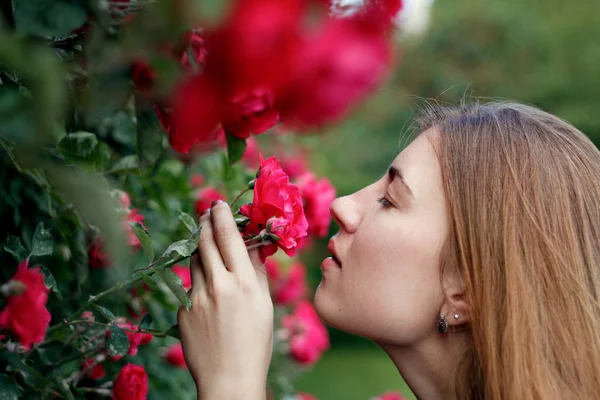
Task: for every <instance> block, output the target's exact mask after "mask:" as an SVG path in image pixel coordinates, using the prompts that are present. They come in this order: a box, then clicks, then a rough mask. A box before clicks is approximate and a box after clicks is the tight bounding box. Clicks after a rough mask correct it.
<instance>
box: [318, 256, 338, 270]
mask: <svg viewBox="0 0 600 400" xmlns="http://www.w3.org/2000/svg"><path fill="white" fill-rule="evenodd" d="M331 268H335V269H341V268H342V265H341V264H340V263H339V262H338V261H337V260H336V259H335V258H334V257H327V258H326V259H324V260H323V262H322V263H321V269H322V270H326V269H331Z"/></svg>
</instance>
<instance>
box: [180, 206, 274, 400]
mask: <svg viewBox="0 0 600 400" xmlns="http://www.w3.org/2000/svg"><path fill="white" fill-rule="evenodd" d="M213 204H214V203H213ZM200 223H201V224H202V231H201V233H200V245H199V254H198V255H195V256H193V257H192V260H191V274H192V289H191V290H190V292H189V296H190V299H191V300H192V307H191V309H190V310H189V311H188V310H186V309H185V308H184V307H182V308H180V309H179V313H178V314H177V320H178V323H179V331H180V335H181V343H182V345H183V352H184V356H185V360H186V363H187V366H188V368H189V371H190V373H191V374H192V377H193V378H194V381H195V382H196V386H197V388H198V398H199V399H202V400H214V399H219V400H220V399H224V400H225V399H234V398H235V399H241V398H243V399H256V400H258V399H261V400H264V399H265V397H266V380H267V372H268V369H269V363H270V361H271V353H272V346H273V302H272V300H271V297H270V295H269V284H268V281H267V275H266V271H265V267H264V265H263V264H262V263H261V262H260V259H259V256H258V251H257V250H252V251H250V253H248V250H247V249H246V246H245V244H244V241H243V239H242V237H241V235H240V233H239V231H238V228H237V226H236V224H235V221H234V219H233V215H232V214H231V210H230V209H229V206H228V205H227V204H226V203H222V202H221V203H217V204H216V205H214V206H213V208H212V209H211V210H210V212H208V213H206V214H204V215H203V216H202V217H201V218H200Z"/></svg>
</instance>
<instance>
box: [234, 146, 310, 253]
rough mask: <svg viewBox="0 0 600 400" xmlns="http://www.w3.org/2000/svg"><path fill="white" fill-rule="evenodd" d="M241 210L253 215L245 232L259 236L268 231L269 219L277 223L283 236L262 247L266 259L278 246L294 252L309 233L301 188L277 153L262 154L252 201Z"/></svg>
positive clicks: (245, 213) (271, 225)
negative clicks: (295, 183) (269, 156)
mask: <svg viewBox="0 0 600 400" xmlns="http://www.w3.org/2000/svg"><path fill="white" fill-rule="evenodd" d="M240 212H241V213H242V214H243V215H245V216H246V217H248V218H249V219H250V223H249V224H248V225H247V226H246V228H245V229H244V235H247V236H248V235H253V236H258V235H260V234H261V233H262V232H263V231H264V232H266V229H267V227H268V226H267V225H268V224H269V222H270V225H269V227H270V228H272V227H273V223H275V228H276V229H277V232H276V234H277V235H278V237H280V238H282V239H283V240H280V241H278V242H276V243H274V244H270V245H267V246H262V247H260V256H261V259H262V260H263V261H264V260H265V258H266V257H268V256H270V255H272V254H274V253H275V252H276V251H277V248H278V247H281V248H282V249H283V250H284V251H285V252H286V254H287V255H289V256H293V255H294V253H295V251H296V246H297V245H298V244H299V243H300V242H301V240H302V238H304V237H305V236H306V235H307V232H306V229H307V228H308V222H307V221H306V217H305V216H304V209H303V207H302V197H301V196H300V189H298V187H297V186H296V185H293V184H291V183H290V181H289V178H288V176H287V174H286V173H285V172H283V170H282V169H281V167H280V166H279V162H278V161H277V159H275V157H271V158H267V159H266V160H264V159H263V158H262V155H261V156H260V169H259V171H258V177H257V178H256V180H255V183H254V197H253V202H252V203H251V204H246V205H244V206H242V207H241V208H240ZM279 218H281V219H279ZM279 235H281V236H279Z"/></svg>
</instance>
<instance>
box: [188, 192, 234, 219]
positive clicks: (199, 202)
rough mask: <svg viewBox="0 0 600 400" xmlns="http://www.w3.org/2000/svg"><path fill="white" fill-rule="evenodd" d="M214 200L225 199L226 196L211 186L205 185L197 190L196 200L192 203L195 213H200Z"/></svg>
mask: <svg viewBox="0 0 600 400" xmlns="http://www.w3.org/2000/svg"><path fill="white" fill-rule="evenodd" d="M215 200H223V201H225V200H226V198H225V196H223V195H222V194H221V193H220V192H219V191H218V190H217V189H215V188H214V187H212V186H205V187H203V188H202V189H200V190H198V192H196V202H195V203H194V206H195V208H196V214H198V216H200V215H202V213H203V212H204V211H206V210H208V209H209V208H210V207H211V205H212V203H213V201H215Z"/></svg>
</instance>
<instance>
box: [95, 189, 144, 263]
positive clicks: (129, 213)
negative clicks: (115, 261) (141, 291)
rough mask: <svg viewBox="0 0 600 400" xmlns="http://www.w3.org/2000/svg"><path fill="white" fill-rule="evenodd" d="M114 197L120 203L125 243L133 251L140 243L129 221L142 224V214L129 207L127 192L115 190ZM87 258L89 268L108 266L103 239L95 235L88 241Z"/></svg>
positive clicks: (139, 247)
mask: <svg viewBox="0 0 600 400" xmlns="http://www.w3.org/2000/svg"><path fill="white" fill-rule="evenodd" d="M114 193H115V197H116V198H117V201H118V203H119V205H120V209H119V214H121V215H122V220H121V222H122V226H123V230H124V231H125V234H126V235H127V243H128V245H129V247H130V248H131V249H132V250H133V251H138V250H139V249H141V247H142V244H141V243H140V240H139V239H138V238H137V236H136V234H135V233H134V232H133V228H132V227H131V225H130V223H131V222H137V223H139V224H140V225H142V226H144V219H145V218H144V216H143V215H142V214H140V213H139V211H138V209H137V208H134V209H131V198H130V197H129V194H127V193H126V192H123V191H115V192H114ZM88 258H89V261H90V268H91V269H102V268H108V267H110V264H111V260H110V256H109V255H108V253H106V252H105V250H104V239H103V237H102V236H101V235H97V236H96V237H95V238H94V239H92V240H90V241H89V243H88Z"/></svg>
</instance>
